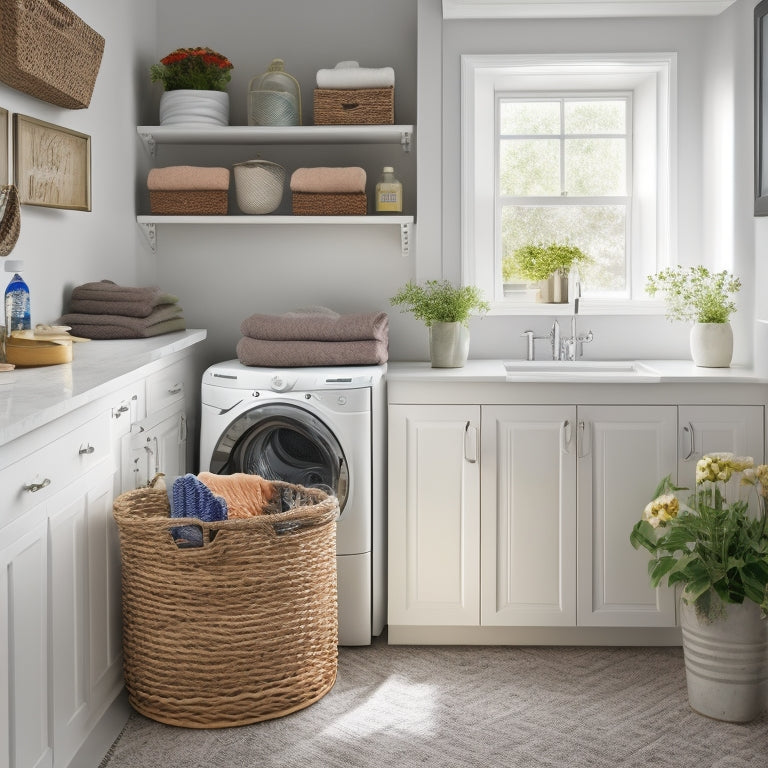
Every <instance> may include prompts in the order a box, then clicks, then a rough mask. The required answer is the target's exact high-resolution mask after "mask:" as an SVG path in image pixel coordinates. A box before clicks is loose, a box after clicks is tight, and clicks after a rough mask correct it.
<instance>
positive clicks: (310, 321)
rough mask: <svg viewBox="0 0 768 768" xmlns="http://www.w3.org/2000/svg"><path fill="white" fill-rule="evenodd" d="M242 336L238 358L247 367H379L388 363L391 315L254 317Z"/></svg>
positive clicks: (327, 312)
mask: <svg viewBox="0 0 768 768" xmlns="http://www.w3.org/2000/svg"><path fill="white" fill-rule="evenodd" d="M240 331H241V333H242V334H243V337H242V338H241V339H240V341H238V343H237V357H238V359H239V360H240V362H241V363H242V364H243V365H253V366H265V367H272V368H280V367H287V368H295V367H301V366H318V365H379V364H381V363H386V362H387V358H388V342H389V317H388V315H387V314H386V312H371V313H367V314H348V315H340V314H338V313H337V312H334V311H333V310H331V309H328V308H327V307H308V308H306V309H298V310H294V311H292V312H286V313H284V314H282V315H262V314H254V315H251V316H250V317H247V318H246V319H245V320H243V322H242V324H241V325H240Z"/></svg>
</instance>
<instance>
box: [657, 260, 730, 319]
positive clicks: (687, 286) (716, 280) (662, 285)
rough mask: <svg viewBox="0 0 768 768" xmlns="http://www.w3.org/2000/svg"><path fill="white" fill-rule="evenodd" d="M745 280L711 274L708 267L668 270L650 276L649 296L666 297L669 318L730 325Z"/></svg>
mask: <svg viewBox="0 0 768 768" xmlns="http://www.w3.org/2000/svg"><path fill="white" fill-rule="evenodd" d="M740 289H741V281H740V280H739V279H738V278H737V277H734V276H733V275H732V274H730V272H727V271H725V270H723V271H722V272H710V271H709V270H708V269H707V268H706V267H702V266H698V267H667V268H666V269H662V270H661V271H660V272H657V273H656V274H655V275H649V277H648V280H647V284H646V288H645V290H646V291H647V293H648V295H650V296H655V295H656V294H657V293H660V294H663V296H664V298H665V300H666V302H667V318H668V319H670V320H686V321H694V322H697V323H727V322H728V319H729V318H730V316H731V315H732V314H733V313H734V312H735V311H736V304H735V302H734V301H733V298H732V297H733V296H734V295H735V294H736V293H738V292H739V290H740Z"/></svg>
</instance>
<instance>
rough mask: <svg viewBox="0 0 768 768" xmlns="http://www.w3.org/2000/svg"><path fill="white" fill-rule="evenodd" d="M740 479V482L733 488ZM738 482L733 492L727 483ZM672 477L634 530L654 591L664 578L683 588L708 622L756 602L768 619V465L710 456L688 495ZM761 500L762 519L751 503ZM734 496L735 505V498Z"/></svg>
mask: <svg viewBox="0 0 768 768" xmlns="http://www.w3.org/2000/svg"><path fill="white" fill-rule="evenodd" d="M737 480H738V482H736V481H737ZM731 481H734V485H731V486H729V483H731ZM687 490H688V489H687V488H681V487H678V486H676V485H674V484H673V483H672V480H671V477H670V476H669V475H668V476H667V477H665V478H664V479H663V480H662V481H661V483H660V484H659V486H658V488H657V489H656V492H655V493H654V498H653V501H651V502H650V503H649V504H648V505H647V506H646V508H645V510H644V511H643V514H642V518H641V520H640V521H639V522H638V523H637V524H636V525H635V526H634V528H633V529H632V533H631V535H630V541H631V542H632V545H633V546H634V547H635V549H638V548H639V547H643V548H645V549H647V550H648V551H649V552H650V553H651V554H652V555H653V559H652V560H651V562H650V563H649V566H648V573H649V575H650V580H651V586H652V587H656V586H658V585H659V584H660V583H661V581H662V580H663V579H664V578H665V577H666V578H667V582H668V584H669V586H673V585H674V584H678V583H679V584H681V585H682V586H683V593H682V597H683V600H685V601H686V602H687V603H690V604H693V605H694V606H695V608H696V611H697V613H699V614H700V615H702V616H704V617H706V618H707V619H708V620H710V621H711V620H714V619H717V618H718V616H719V615H720V614H721V612H722V604H723V603H743V602H744V600H752V601H753V602H755V603H757V604H758V605H759V606H760V607H761V608H762V611H763V614H764V615H765V614H766V613H768V529H766V497H768V465H765V464H761V465H759V466H755V463H754V461H753V460H752V458H750V457H738V456H734V454H732V453H711V454H708V455H706V456H704V457H703V458H702V459H700V460H699V462H698V463H697V465H696V490H695V491H694V492H693V493H692V494H690V495H688V497H687V499H686V500H685V501H682V500H681V498H680V493H681V492H683V491H687ZM752 493H756V495H757V512H756V514H752V513H751V512H750V506H749V499H750V496H751V494H752ZM732 497H735V498H732Z"/></svg>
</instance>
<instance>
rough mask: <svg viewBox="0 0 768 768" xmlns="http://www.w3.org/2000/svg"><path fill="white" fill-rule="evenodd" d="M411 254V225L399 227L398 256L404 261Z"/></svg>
mask: <svg viewBox="0 0 768 768" xmlns="http://www.w3.org/2000/svg"><path fill="white" fill-rule="evenodd" d="M410 252H411V225H410V224H405V223H404V224H401V225H400V255H401V256H402V257H403V258H404V259H405V258H406V257H408V256H409V255H410Z"/></svg>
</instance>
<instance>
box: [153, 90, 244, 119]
mask: <svg viewBox="0 0 768 768" xmlns="http://www.w3.org/2000/svg"><path fill="white" fill-rule="evenodd" d="M160 125H229V94H228V93H227V92H226V91H196V90H186V89H181V90H178V91H163V93H162V94H161V95H160Z"/></svg>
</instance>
